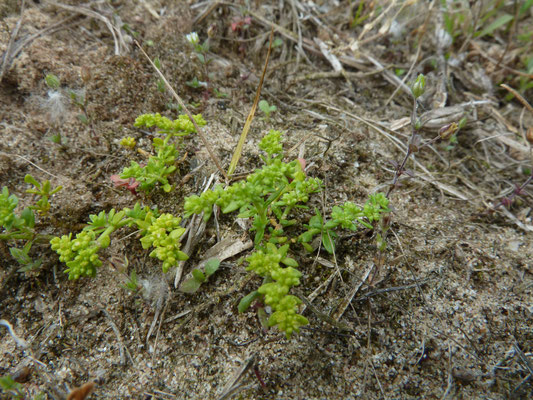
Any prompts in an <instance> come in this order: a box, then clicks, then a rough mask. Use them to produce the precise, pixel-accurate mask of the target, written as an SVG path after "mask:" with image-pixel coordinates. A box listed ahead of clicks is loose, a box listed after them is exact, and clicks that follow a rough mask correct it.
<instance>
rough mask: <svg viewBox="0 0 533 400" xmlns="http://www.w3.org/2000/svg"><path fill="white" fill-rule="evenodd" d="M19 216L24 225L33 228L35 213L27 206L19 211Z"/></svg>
mask: <svg viewBox="0 0 533 400" xmlns="http://www.w3.org/2000/svg"><path fill="white" fill-rule="evenodd" d="M20 218H21V219H23V220H24V225H26V226H27V227H28V228H33V227H34V226H35V214H34V213H33V211H32V210H31V209H29V208H25V209H24V210H23V211H22V212H21V213H20Z"/></svg>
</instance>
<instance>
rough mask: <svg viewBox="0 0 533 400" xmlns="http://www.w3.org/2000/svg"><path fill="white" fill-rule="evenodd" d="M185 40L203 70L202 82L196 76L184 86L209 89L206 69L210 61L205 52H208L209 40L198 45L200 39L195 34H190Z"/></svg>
mask: <svg viewBox="0 0 533 400" xmlns="http://www.w3.org/2000/svg"><path fill="white" fill-rule="evenodd" d="M185 39H186V40H187V42H189V44H190V45H191V46H192V48H193V50H194V54H195V56H196V58H197V59H198V61H199V62H200V65H201V66H202V69H203V75H204V76H203V81H201V80H199V79H198V78H197V77H196V76H195V77H194V78H193V80H191V81H188V82H186V84H187V85H188V86H190V87H192V88H195V89H197V88H206V89H209V74H208V70H207V67H208V65H209V63H210V61H211V60H210V59H209V58H208V57H207V52H208V51H209V39H207V40H206V41H205V42H204V43H200V37H199V36H198V34H197V33H196V32H191V33H189V34H187V35H186V36H185Z"/></svg>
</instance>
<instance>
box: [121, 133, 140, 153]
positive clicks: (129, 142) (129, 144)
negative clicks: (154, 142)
mask: <svg viewBox="0 0 533 400" xmlns="http://www.w3.org/2000/svg"><path fill="white" fill-rule="evenodd" d="M120 145H121V146H122V147H124V148H126V149H130V150H133V149H134V148H135V146H136V145H137V142H136V141H135V138H133V137H131V136H126V137H123V138H122V139H121V140H120Z"/></svg>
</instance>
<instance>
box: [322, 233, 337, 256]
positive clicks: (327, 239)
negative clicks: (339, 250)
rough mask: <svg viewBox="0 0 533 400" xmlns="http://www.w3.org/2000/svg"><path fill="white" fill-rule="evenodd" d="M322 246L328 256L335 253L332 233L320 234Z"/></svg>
mask: <svg viewBox="0 0 533 400" xmlns="http://www.w3.org/2000/svg"><path fill="white" fill-rule="evenodd" d="M322 244H323V245H324V248H325V249H326V251H327V252H328V253H329V254H333V253H334V252H335V242H334V241H333V232H331V231H325V232H323V233H322Z"/></svg>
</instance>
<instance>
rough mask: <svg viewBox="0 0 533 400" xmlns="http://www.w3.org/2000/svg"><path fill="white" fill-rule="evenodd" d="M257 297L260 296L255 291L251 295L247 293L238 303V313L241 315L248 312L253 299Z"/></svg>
mask: <svg viewBox="0 0 533 400" xmlns="http://www.w3.org/2000/svg"><path fill="white" fill-rule="evenodd" d="M259 296H261V294H260V293H259V292H258V291H257V290H254V291H253V292H252V293H249V294H247V295H246V296H244V297H243V298H242V299H241V301H240V302H239V305H238V306H237V309H238V310H239V312H240V313H243V312H245V311H246V310H248V308H250V305H251V304H252V302H253V301H254V300H255V299H257V298H258V297H259Z"/></svg>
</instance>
